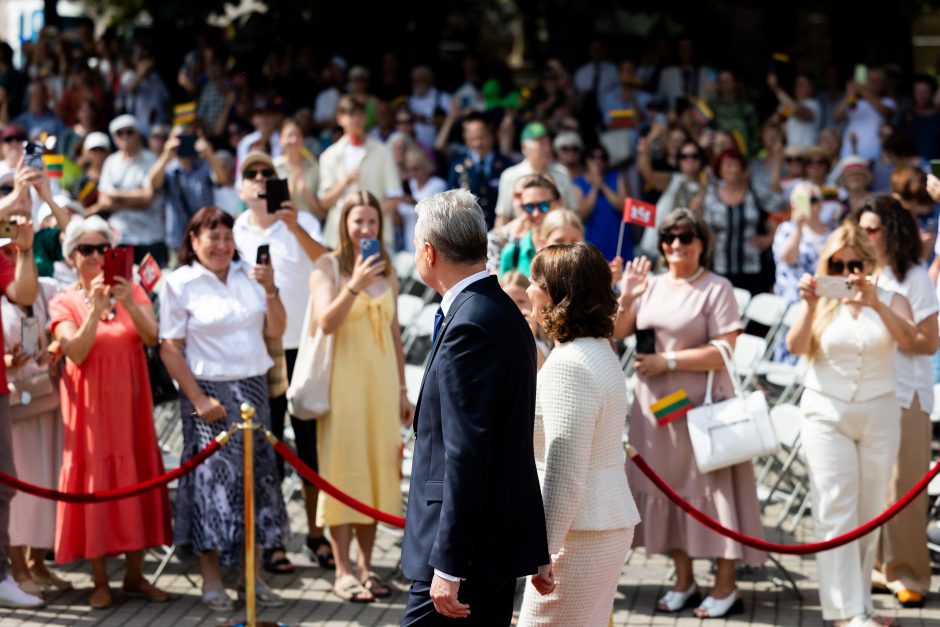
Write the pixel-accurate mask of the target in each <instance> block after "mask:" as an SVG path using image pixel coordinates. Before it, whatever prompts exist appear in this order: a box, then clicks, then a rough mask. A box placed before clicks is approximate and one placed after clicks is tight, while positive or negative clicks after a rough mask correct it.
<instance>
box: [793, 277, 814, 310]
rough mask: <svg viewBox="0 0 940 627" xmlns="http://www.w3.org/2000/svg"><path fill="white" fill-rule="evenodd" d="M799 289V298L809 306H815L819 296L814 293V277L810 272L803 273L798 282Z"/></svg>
mask: <svg viewBox="0 0 940 627" xmlns="http://www.w3.org/2000/svg"><path fill="white" fill-rule="evenodd" d="M798 287H799V289H800V298H802V299H803V300H805V301H806V304H807V305H809V306H810V307H815V306H816V303H817V302H819V296H817V295H816V277H814V276H813V275H811V274H807V273H805V272H804V273H803V276H801V277H800V282H799V284H798Z"/></svg>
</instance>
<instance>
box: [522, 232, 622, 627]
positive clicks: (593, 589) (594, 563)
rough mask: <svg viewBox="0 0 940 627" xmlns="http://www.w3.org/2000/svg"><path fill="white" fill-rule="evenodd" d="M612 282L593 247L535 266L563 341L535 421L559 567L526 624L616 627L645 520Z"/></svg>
mask: <svg viewBox="0 0 940 627" xmlns="http://www.w3.org/2000/svg"><path fill="white" fill-rule="evenodd" d="M610 283H611V274H610V268H609V267H608V264H607V262H606V261H605V260H604V257H603V255H601V253H600V251H598V250H597V249H596V248H595V247H594V246H592V245H590V244H585V243H579V244H568V245H559V246H548V247H547V248H545V249H543V250H542V251H541V252H539V253H538V254H537V255H536V256H535V259H534V260H533V261H532V284H531V285H530V286H529V289H528V294H529V299H530V300H531V302H532V315H533V317H534V318H535V319H536V320H538V321H539V322H540V323H541V324H542V325H543V326H544V327H545V330H546V332H547V333H548V335H549V336H551V338H552V339H553V340H554V341H555V349H554V350H553V351H552V353H551V354H550V355H549V356H548V359H547V360H546V362H545V365H544V366H542V370H541V371H540V372H539V378H538V391H537V395H536V420H535V455H536V465H537V466H538V469H539V476H540V480H541V483H542V499H543V501H544V503H545V523H546V526H547V530H548V549H549V552H550V553H551V556H552V563H551V565H549V566H546V567H543V568H541V569H539V573H538V574H537V575H535V576H533V577H532V579H531V583H532V586H531V587H527V588H526V591H525V597H524V598H523V601H522V613H521V616H520V619H519V625H523V626H531V625H584V626H586V627H592V626H597V627H604V626H606V625H607V623H608V620H609V618H610V610H611V607H612V606H613V602H614V593H615V592H616V589H617V580H618V579H619V577H620V570H621V568H622V567H623V563H624V560H625V559H626V556H627V551H629V549H630V544H631V543H632V542H633V528H634V527H635V526H636V525H637V523H639V522H640V517H639V514H638V513H637V509H636V505H635V504H634V502H633V496H632V495H631V494H630V487H629V486H628V485H627V478H626V475H625V474H624V472H623V465H624V453H623V446H622V444H621V441H622V434H623V426H624V420H625V416H626V415H627V395H626V388H625V387H624V385H623V375H622V374H621V370H620V365H619V363H618V361H617V356H616V355H615V354H614V352H613V351H612V350H611V348H610V343H609V341H608V338H609V337H610V335H611V333H613V318H614V314H615V312H616V309H617V301H616V299H615V298H614V295H613V293H612V292H611V289H610ZM556 579H557V580H558V584H557V586H556V585H555V580H556Z"/></svg>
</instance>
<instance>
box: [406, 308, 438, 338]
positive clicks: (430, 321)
mask: <svg viewBox="0 0 940 627" xmlns="http://www.w3.org/2000/svg"><path fill="white" fill-rule="evenodd" d="M439 306H440V305H438V304H437V303H430V304H428V305H425V306H424V309H422V310H421V313H419V314H418V317H417V318H415V319H414V322H412V323H411V330H412V333H413V334H414V335H415V336H416V337H431V334H432V333H433V332H434V315H435V314H436V313H437V308H438V307H439Z"/></svg>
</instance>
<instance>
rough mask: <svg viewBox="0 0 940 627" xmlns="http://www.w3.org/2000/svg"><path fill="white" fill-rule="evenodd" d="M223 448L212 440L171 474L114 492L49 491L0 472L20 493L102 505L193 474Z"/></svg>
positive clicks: (1, 480)
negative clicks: (104, 502) (200, 465)
mask: <svg viewBox="0 0 940 627" xmlns="http://www.w3.org/2000/svg"><path fill="white" fill-rule="evenodd" d="M221 447H222V444H221V443H220V442H219V441H218V440H212V442H209V444H208V445H207V446H206V447H205V448H204V449H202V450H201V451H199V452H198V453H196V454H195V455H193V456H192V457H191V458H189V459H188V460H186V461H185V462H183V463H181V464H180V465H179V467H178V468H175V469H173V470H171V471H170V472H165V473H163V474H162V475H159V476H157V477H153V478H152V479H147V480H146V481H143V482H141V483H138V484H137V485H131V486H126V487H123V488H115V489H113V490H102V491H101V492H78V493H76V492H59V491H58V490H49V489H47V488H43V487H40V486H38V485H33V484H31V483H25V482H23V481H20V480H19V479H17V478H16V477H11V476H10V475H8V474H6V473H3V472H0V484H3V485H5V486H9V487H11V488H13V489H14V490H19V491H20V492H26V493H27V494H32V495H33V496H38V497H40V498H44V499H50V500H53V501H65V502H67V503H101V502H103V501H114V500H116V499H123V498H127V497H129V496H136V495H137V494H140V493H142V492H146V491H147V490H151V489H153V488H156V487H159V486H162V485H166V484H168V483H170V482H171V481H173V480H174V479H179V478H180V477H182V476H183V475H185V474H187V473H189V472H192V470H193V469H194V468H195V467H196V466H198V465H199V464H201V463H202V462H204V461H206V460H207V459H208V458H209V456H211V455H212V454H213V453H215V452H216V451H218V450H219V449H220V448H221Z"/></svg>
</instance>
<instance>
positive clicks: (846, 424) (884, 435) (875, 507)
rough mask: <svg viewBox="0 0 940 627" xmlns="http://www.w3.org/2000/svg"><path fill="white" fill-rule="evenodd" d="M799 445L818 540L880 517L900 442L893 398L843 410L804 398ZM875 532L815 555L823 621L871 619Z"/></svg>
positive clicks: (828, 401) (808, 394)
mask: <svg viewBox="0 0 940 627" xmlns="http://www.w3.org/2000/svg"><path fill="white" fill-rule="evenodd" d="M800 407H801V409H802V410H803V416H804V419H803V422H802V427H801V441H802V444H803V451H804V453H805V454H806V462H807V465H808V467H809V479H810V488H811V493H812V497H813V524H814V526H815V529H816V539H817V540H819V541H821V540H829V539H831V538H834V537H836V536H839V535H841V534H843V533H846V532H847V531H851V530H852V529H854V528H855V527H858V526H859V525H861V524H862V523H864V522H867V521H868V520H869V519H871V518H874V517H875V516H877V515H878V514H880V513H881V512H882V510H883V509H884V506H885V498H886V497H887V494H888V484H889V482H890V480H891V469H892V467H893V466H894V461H895V459H896V458H897V455H898V446H899V444H900V440H901V423H900V419H901V407H900V405H899V404H898V401H897V398H896V397H895V395H894V392H891V393H889V394H885V395H884V396H880V397H878V398H876V399H872V400H870V401H865V402H861V403H847V402H844V401H840V400H837V399H835V398H832V397H829V396H826V395H824V394H820V393H818V392H814V391H812V390H806V391H805V392H804V393H803V399H802V400H801V401H800ZM878 534H879V531H878V530H875V531H873V532H872V533H869V534H868V535H866V536H863V537H862V538H860V539H859V540H856V541H854V542H849V543H848V544H845V545H843V546H841V547H839V548H836V549H832V550H829V551H824V552H822V553H819V554H817V555H816V565H817V568H818V571H819V598H820V601H821V603H822V612H823V619H825V620H839V619H849V618H852V617H853V616H857V615H859V614H865V613H868V612H871V611H873V609H874V606H873V605H872V602H871V579H870V578H871V570H872V567H873V566H874V563H875V549H876V547H877V545H878Z"/></svg>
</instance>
